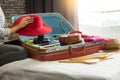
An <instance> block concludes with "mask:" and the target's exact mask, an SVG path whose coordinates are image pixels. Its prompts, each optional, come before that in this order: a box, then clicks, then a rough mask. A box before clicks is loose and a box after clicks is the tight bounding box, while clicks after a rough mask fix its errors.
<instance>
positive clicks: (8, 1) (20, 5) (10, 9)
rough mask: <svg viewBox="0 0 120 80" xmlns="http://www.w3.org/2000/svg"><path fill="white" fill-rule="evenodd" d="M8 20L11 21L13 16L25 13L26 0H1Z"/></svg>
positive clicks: (0, 2)
mask: <svg viewBox="0 0 120 80" xmlns="http://www.w3.org/2000/svg"><path fill="white" fill-rule="evenodd" d="M0 4H1V7H2V9H3V11H4V14H5V17H6V20H7V22H11V17H12V16H15V15H20V14H25V13H26V8H25V0H0Z"/></svg>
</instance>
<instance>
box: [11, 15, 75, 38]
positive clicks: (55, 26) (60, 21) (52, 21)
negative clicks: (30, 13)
mask: <svg viewBox="0 0 120 80" xmlns="http://www.w3.org/2000/svg"><path fill="white" fill-rule="evenodd" d="M35 14H37V15H39V16H41V17H42V19H43V22H44V23H45V24H47V25H49V26H50V27H51V28H52V30H53V31H52V32H51V33H49V34H46V35H45V37H46V38H52V37H53V35H54V34H65V33H68V32H69V31H71V30H73V26H72V25H71V24H70V23H69V22H68V21H67V20H66V19H65V18H64V17H63V16H62V15H61V14H59V13H35ZM24 15H27V14H24ZM20 16H23V15H18V16H13V17H12V22H14V21H15V20H16V19H17V18H18V17H20ZM19 36H20V39H21V40H25V39H30V38H35V37H37V36H21V35H19Z"/></svg>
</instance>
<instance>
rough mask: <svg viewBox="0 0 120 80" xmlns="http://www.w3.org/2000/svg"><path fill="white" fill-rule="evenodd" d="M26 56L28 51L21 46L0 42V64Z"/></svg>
mask: <svg viewBox="0 0 120 80" xmlns="http://www.w3.org/2000/svg"><path fill="white" fill-rule="evenodd" d="M27 57H28V52H27V51H26V49H24V48H23V47H21V46H17V45H9V44H0V66H2V65H4V64H7V63H10V62H13V61H17V60H21V59H25V58H27Z"/></svg>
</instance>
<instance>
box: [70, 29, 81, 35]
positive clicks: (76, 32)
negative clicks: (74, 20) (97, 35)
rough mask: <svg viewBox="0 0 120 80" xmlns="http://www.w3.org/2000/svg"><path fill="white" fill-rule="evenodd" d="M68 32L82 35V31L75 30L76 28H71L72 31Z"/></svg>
mask: <svg viewBox="0 0 120 80" xmlns="http://www.w3.org/2000/svg"><path fill="white" fill-rule="evenodd" d="M68 34H80V35H82V32H80V31H77V30H72V31H70V32H68Z"/></svg>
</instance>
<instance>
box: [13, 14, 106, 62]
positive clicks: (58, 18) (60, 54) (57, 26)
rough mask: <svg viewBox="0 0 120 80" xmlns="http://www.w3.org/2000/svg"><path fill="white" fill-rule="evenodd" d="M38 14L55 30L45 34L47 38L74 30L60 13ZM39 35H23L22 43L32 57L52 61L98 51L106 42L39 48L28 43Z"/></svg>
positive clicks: (21, 37) (14, 18) (15, 17)
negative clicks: (27, 41) (27, 42)
mask: <svg viewBox="0 0 120 80" xmlns="http://www.w3.org/2000/svg"><path fill="white" fill-rule="evenodd" d="M37 15H39V16H41V17H42V19H43V22H44V23H46V24H47V25H49V26H51V28H52V29H53V31H52V32H51V33H49V34H46V35H45V38H48V39H50V40H51V39H54V38H53V36H54V35H55V34H66V33H68V32H70V31H71V30H74V29H73V27H72V25H71V24H70V23H69V22H68V21H67V20H66V19H65V18H64V17H63V16H62V15H61V14H59V13H37ZM20 16H22V15H19V16H14V17H12V21H13V22H14V21H15V20H16V19H17V18H18V17H20ZM35 37H37V36H32V37H31V36H21V35H19V38H20V39H21V41H22V43H21V45H22V46H24V47H25V48H26V49H27V50H28V51H29V55H30V57H31V58H34V59H38V60H42V61H52V60H60V59H68V58H73V57H79V56H84V55H88V54H92V53H96V52H98V51H99V50H101V49H102V48H103V47H104V43H103V42H101V41H99V42H87V43H76V44H70V45H65V46H59V47H58V48H50V49H49V50H48V48H46V49H39V48H38V47H33V46H30V45H28V44H26V43H25V42H24V41H25V40H30V39H33V38H35Z"/></svg>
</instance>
